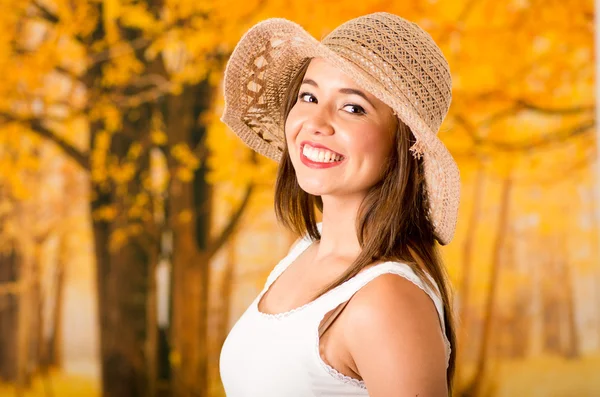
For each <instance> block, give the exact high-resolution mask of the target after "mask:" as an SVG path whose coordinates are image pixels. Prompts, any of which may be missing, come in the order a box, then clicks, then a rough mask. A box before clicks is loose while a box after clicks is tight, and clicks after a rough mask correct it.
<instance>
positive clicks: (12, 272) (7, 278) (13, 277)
mask: <svg viewBox="0 0 600 397" xmlns="http://www.w3.org/2000/svg"><path fill="white" fill-rule="evenodd" d="M20 260H21V259H20V255H18V253H17V250H16V248H15V246H14V244H13V245H12V246H11V247H10V248H9V249H7V250H6V251H4V252H0V287H2V286H6V285H14V283H16V281H17V279H18V277H19V267H20V266H19V262H20ZM18 313H19V298H18V296H17V295H16V294H14V293H11V292H5V291H2V292H1V293H0V347H1V349H0V381H4V382H14V381H15V380H16V379H17V367H16V366H15V363H16V362H17V349H16V346H17V329H18V328H17V320H18Z"/></svg>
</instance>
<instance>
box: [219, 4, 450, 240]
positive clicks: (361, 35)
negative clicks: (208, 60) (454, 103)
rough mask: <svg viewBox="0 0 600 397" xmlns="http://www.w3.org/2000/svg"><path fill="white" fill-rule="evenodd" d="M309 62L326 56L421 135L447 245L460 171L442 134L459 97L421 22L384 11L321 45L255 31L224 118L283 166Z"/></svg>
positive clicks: (286, 29) (244, 44) (230, 69)
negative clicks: (297, 83)
mask: <svg viewBox="0 0 600 397" xmlns="http://www.w3.org/2000/svg"><path fill="white" fill-rule="evenodd" d="M306 58H324V59H326V60H327V61H328V62H330V63H331V64H333V65H335V66H337V67H338V68H339V70H341V71H343V72H344V73H346V74H347V75H348V76H350V77H351V78H352V79H353V80H354V81H355V82H356V84H357V85H359V86H360V87H362V88H363V89H364V90H366V91H368V92H369V93H371V94H372V95H374V96H375V97H377V98H378V99H379V100H381V101H382V102H384V103H385V104H387V105H388V106H390V108H392V110H393V111H394V113H395V114H396V116H397V117H398V118H399V119H400V120H401V121H402V122H404V123H405V124H406V125H408V127H410V129H411V131H412V133H413V134H414V136H415V138H416V143H415V145H414V146H413V147H411V149H410V150H411V152H412V153H413V154H414V155H415V156H417V157H421V156H422V158H423V163H424V168H425V180H426V183H425V184H426V193H427V196H428V202H429V210H428V217H429V220H430V221H431V222H432V224H433V227H434V230H435V235H436V238H437V240H438V241H439V242H440V244H448V243H449V242H450V241H451V240H452V237H453V235H454V231H455V228H456V220H457V214H458V205H459V199H460V175H459V170H458V166H457V165H456V162H455V161H454V159H453V158H452V155H451V154H450V152H449V151H448V150H447V148H446V147H445V145H444V144H443V143H442V142H441V141H440V139H439V138H438V137H437V132H438V130H439V127H440V125H441V123H442V121H443V119H444V117H445V116H446V114H447V112H448V109H449V107H450V102H451V100H452V92H451V90H452V80H451V76H450V70H449V67H448V63H447V62H446V59H445V58H444V55H443V54H442V52H441V50H440V49H439V48H438V46H437V45H436V44H435V42H434V41H433V39H432V38H431V36H430V35H429V34H428V33H427V32H425V31H424V30H423V29H421V28H420V27H419V26H418V25H417V24H415V23H413V22H410V21H407V20H405V19H403V18H401V17H399V16H397V15H393V14H389V13H384V12H379V13H374V14H369V15H365V16H361V17H358V18H356V19H352V20H350V21H348V22H345V23H344V24H342V25H340V26H338V27H337V28H336V29H335V30H333V31H332V32H331V33H330V34H329V35H327V36H326V37H325V38H324V39H323V40H322V41H321V42H319V41H318V40H316V39H315V38H313V37H312V36H311V35H310V34H308V33H307V32H306V31H305V30H304V29H303V28H302V27H301V26H299V25H298V24H296V23H294V22H291V21H288V20H286V19H280V18H273V19H267V20H265V21H263V22H260V23H258V24H256V25H255V26H253V27H252V28H250V30H248V32H246V34H245V35H244V36H243V37H242V38H241V40H240V41H239V43H238V44H237V46H236V48H235V49H234V51H233V53H232V55H231V57H230V59H229V61H228V63H227V67H226V70H225V78H224V93H225V109H224V111H223V116H222V118H221V120H222V121H223V122H224V123H226V124H227V125H228V126H229V127H230V128H231V129H232V130H233V131H234V132H235V133H236V134H237V135H238V136H239V137H240V138H241V139H242V140H243V141H244V142H245V143H246V144H247V145H248V146H249V147H251V148H252V149H254V150H255V151H257V152H258V153H260V154H262V155H264V156H267V157H269V158H271V159H273V160H276V161H279V160H280V159H281V155H282V153H283V148H284V145H285V141H284V124H285V120H284V117H283V104H284V101H285V95H286V90H287V87H288V86H289V84H290V82H291V80H292V78H293V77H294V76H295V75H296V73H297V72H298V70H299V67H300V66H301V64H302V62H303V61H304V60H305V59H306Z"/></svg>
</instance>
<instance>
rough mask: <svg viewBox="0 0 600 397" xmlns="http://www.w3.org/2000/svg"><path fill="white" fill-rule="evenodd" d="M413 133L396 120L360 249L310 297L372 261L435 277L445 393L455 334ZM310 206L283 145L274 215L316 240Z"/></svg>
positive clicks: (293, 87) (292, 95)
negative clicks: (444, 347) (447, 349)
mask: <svg viewBox="0 0 600 397" xmlns="http://www.w3.org/2000/svg"><path fill="white" fill-rule="evenodd" d="M309 63H310V58H308V59H306V60H305V62H303V63H302V65H301V67H300V69H299V70H298V72H297V74H296V75H295V77H294V78H293V79H292V81H291V84H290V85H289V86H288V91H287V96H286V100H285V102H284V103H283V106H284V112H283V115H284V118H286V119H287V116H288V114H289V112H290V110H291V108H292V107H293V106H294V104H295V103H296V98H297V95H298V92H299V89H300V85H301V83H302V79H303V78H304V75H305V73H306V70H307V69H308V65H309ZM414 142H415V138H414V136H413V134H412V133H411V131H410V129H409V128H408V127H407V126H406V125H405V124H404V123H402V122H400V121H399V122H398V128H397V132H396V134H395V138H394V145H395V147H396V150H392V154H391V156H390V157H389V158H388V161H387V164H385V167H386V168H385V172H384V174H383V175H384V176H383V178H382V180H381V181H380V182H378V183H377V184H376V185H375V186H373V187H372V188H371V189H370V190H369V192H368V193H367V195H366V197H365V198H364V200H363V202H362V203H361V206H360V208H359V211H358V216H357V225H356V231H357V236H358V241H359V243H360V245H361V247H362V251H361V253H360V254H359V256H358V257H357V258H356V259H355V261H354V262H353V263H352V265H350V267H349V268H348V269H347V270H346V272H345V273H344V274H342V275H341V276H340V277H339V278H338V279H337V280H335V281H333V282H332V283H331V284H329V285H328V286H326V287H325V288H323V289H322V290H321V291H320V292H319V293H318V294H317V295H316V296H315V297H314V298H315V299H316V298H317V297H319V296H321V295H323V294H324V293H326V292H327V291H330V290H331V289H333V288H335V287H337V286H339V285H340V284H342V283H344V282H345V281H347V280H349V279H350V278H352V277H353V276H355V275H356V274H358V273H359V272H360V271H361V270H362V269H363V268H365V267H367V266H369V265H371V264H373V263H374V262H376V261H400V262H403V263H406V264H407V265H409V266H411V268H412V269H413V270H414V271H415V272H416V273H417V275H419V277H420V278H421V279H422V280H423V281H425V282H426V283H427V284H428V285H429V286H430V287H433V286H432V285H431V283H430V281H429V279H428V278H427V277H425V273H426V274H429V275H430V276H431V277H432V278H433V280H434V281H435V282H436V284H437V286H438V288H439V291H440V293H441V298H442V301H443V305H444V322H445V328H446V329H445V330H444V331H445V333H446V336H447V338H448V340H449V341H450V346H451V347H452V351H451V354H450V360H449V361H450V362H449V365H448V369H447V372H446V376H447V381H448V391H449V395H452V384H453V378H454V372H455V365H456V348H455V345H456V335H455V330H454V319H453V311H452V305H451V297H450V294H451V287H450V283H449V281H448V276H447V274H446V270H445V267H444V265H443V263H442V260H441V258H440V256H439V253H438V249H437V245H436V241H435V236H434V232H433V226H432V225H431V222H430V221H429V219H428V216H427V214H428V211H427V209H428V208H429V205H428V202H427V197H426V194H425V192H426V189H425V186H424V183H425V181H424V173H423V162H422V160H420V159H416V158H415V157H413V155H412V154H411V153H410V152H409V148H410V147H411V146H412V145H413V144H414ZM315 207H317V208H318V210H319V211H320V212H321V213H322V212H323V201H322V200H321V197H320V196H313V195H311V194H309V193H307V192H305V191H304V190H302V188H301V187H300V186H299V184H298V180H297V179H296V173H295V170H294V167H293V165H292V162H291V159H290V156H289V153H288V151H287V145H284V152H283V156H282V158H281V162H280V163H279V168H278V172H277V181H276V185H275V214H276V216H277V219H278V220H279V221H280V222H281V223H282V224H283V225H284V226H285V227H286V228H288V229H290V230H291V231H293V232H294V233H297V234H298V235H299V236H304V235H308V236H310V237H311V238H312V239H313V240H320V239H321V235H320V233H319V231H318V229H317V217H316V212H315ZM434 290H435V289H434Z"/></svg>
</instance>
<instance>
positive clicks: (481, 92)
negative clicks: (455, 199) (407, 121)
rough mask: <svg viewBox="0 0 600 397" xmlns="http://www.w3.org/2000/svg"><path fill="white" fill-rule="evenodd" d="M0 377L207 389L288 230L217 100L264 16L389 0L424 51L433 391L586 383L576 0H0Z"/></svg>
mask: <svg viewBox="0 0 600 397" xmlns="http://www.w3.org/2000/svg"><path fill="white" fill-rule="evenodd" d="M0 5H1V8H0V9H1V12H0V76H1V77H0V396H2V397H4V396H91V397H96V396H98V397H99V396H105V397H137V396H144V397H145V396H151V397H155V396H178V397H179V396H185V397H187V396H209V397H213V396H214V397H217V396H223V395H224V394H223V390H222V386H221V383H220V379H219V374H218V357H219V352H220V347H221V344H222V343H223V340H224V338H225V337H226V335H227V332H228V330H229V329H230V328H231V326H232V325H233V324H234V323H235V321H236V319H237V318H238V317H239V316H240V315H241V313H242V312H243V311H244V310H245V308H246V307H247V305H248V304H249V303H250V302H251V301H252V300H253V299H254V297H255V296H256V294H257V293H258V292H259V291H260V289H261V288H262V286H263V283H264V281H265V278H266V276H267V274H268V273H269V272H270V270H271V269H272V268H273V266H274V265H275V264H276V263H277V262H278V261H279V260H280V259H281V258H282V257H283V256H284V255H285V254H286V253H287V250H288V248H289V246H290V244H291V243H292V241H294V240H295V238H296V236H293V235H291V234H290V233H288V232H286V231H285V230H283V229H282V228H281V227H280V226H278V225H277V223H276V221H275V218H274V214H273V207H272V205H273V202H272V201H273V199H272V192H273V185H274V181H275V170H276V164H275V163H273V162H271V161H270V160H267V159H263V158H260V157H259V156H254V155H252V153H251V152H250V150H249V149H247V148H246V147H245V146H244V145H243V144H241V143H240V142H239V141H238V139H237V138H235V137H234V136H233V134H232V133H231V132H230V131H228V130H227V129H226V128H225V126H224V125H223V124H221V123H220V122H219V120H218V118H219V116H220V114H221V110H222V97H221V87H220V84H221V79H222V73H223V68H224V65H225V63H226V61H227V59H228V56H229V54H230V53H231V51H232V49H233V47H234V45H235V43H236V42H237V40H239V38H240V37H241V35H242V34H243V33H244V32H245V31H246V30H247V29H248V28H249V27H250V26H251V25H252V24H254V23H255V22H257V21H259V20H262V19H264V18H267V17H274V16H277V17H284V18H288V19H291V20H294V21H296V22H298V23H300V24H301V25H303V26H304V27H306V28H307V29H308V30H309V32H311V33H312V34H313V35H314V36H315V37H317V38H321V37H323V36H324V35H326V34H327V33H328V32H329V31H331V30H332V29H333V28H335V27H336V26H337V25H339V24H340V23H342V22H344V21H346V20H348V19H350V18H353V17H356V16H358V15H362V14H365V13H370V12H375V11H388V12H393V13H396V14H398V15H401V16H403V17H405V18H407V19H410V20H413V21H415V22H417V23H418V24H420V25H421V26H422V27H423V28H424V29H426V30H427V31H428V32H430V33H431V35H432V36H433V37H434V39H435V40H436V41H437V42H438V43H439V45H440V46H441V47H442V49H443V51H444V53H445V54H446V56H447V58H448V60H449V63H450V67H451V70H452V73H453V80H454V92H453V103H452V107H451V110H450V114H449V115H448V117H447V119H446V121H445V123H444V125H443V126H442V130H441V132H440V136H441V138H442V139H443V141H444V142H445V143H446V145H447V146H448V147H449V148H450V150H451V151H452V153H453V154H454V156H455V158H456V160H457V162H458V163H459V166H460V169H461V177H462V183H463V192H462V199H461V207H460V215H459V223H458V230H457V234H456V237H455V240H454V241H453V242H452V243H451V244H450V245H449V246H447V247H444V248H443V255H444V258H445V261H446V264H447V267H448V269H449V272H450V275H451V277H452V281H453V284H454V287H455V290H456V298H455V304H456V313H457V316H458V317H459V318H460V322H461V324H460V327H459V338H460V340H459V342H460V348H459V350H458V353H459V356H458V360H459V361H458V378H457V387H456V394H455V395H456V396H461V397H483V396H489V397H492V396H494V397H495V396H511V397H512V396H561V397H567V396H577V397H584V396H599V395H600V377H599V376H598V374H599V373H600V266H599V262H600V260H599V259H600V258H599V249H598V246H599V244H598V243H599V242H600V237H599V236H598V218H597V217H596V215H595V214H596V213H598V208H597V206H598V205H600V203H599V200H598V196H597V193H596V192H595V188H596V186H595V184H594V180H595V176H594V175H595V173H594V168H595V164H596V161H597V156H596V150H595V128H596V120H595V96H594V67H595V66H594V7H593V1H592V0H569V1H556V0H506V1H497V0H403V1H399V0H392V1H379V0H370V1H362V2H347V1H340V0H328V1H322V0H319V1H317V0H303V1H283V0H244V1H240V0H202V1H193V0H0Z"/></svg>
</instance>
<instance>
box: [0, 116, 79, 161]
mask: <svg viewBox="0 0 600 397" xmlns="http://www.w3.org/2000/svg"><path fill="white" fill-rule="evenodd" d="M0 117H2V118H4V119H6V121H7V122H17V123H23V124H27V125H28V126H29V128H30V129H31V131H32V132H34V133H36V134H37V135H39V136H41V137H43V138H46V139H48V140H49V141H51V142H54V143H55V144H56V145H58V147H59V148H61V149H62V150H63V152H65V154H67V156H69V157H70V158H71V159H72V160H73V161H75V162H76V163H77V164H79V166H80V167H81V168H83V169H84V170H86V171H90V159H89V154H88V153H84V152H82V151H81V150H79V149H77V148H76V147H75V146H73V145H71V144H70V143H69V142H67V141H66V140H65V139H63V138H62V137H60V136H58V135H56V133H54V132H53V131H51V130H49V129H48V128H46V127H45V126H44V125H43V123H42V121H41V120H38V119H20V118H17V117H14V116H12V115H10V114H6V113H0Z"/></svg>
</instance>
